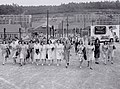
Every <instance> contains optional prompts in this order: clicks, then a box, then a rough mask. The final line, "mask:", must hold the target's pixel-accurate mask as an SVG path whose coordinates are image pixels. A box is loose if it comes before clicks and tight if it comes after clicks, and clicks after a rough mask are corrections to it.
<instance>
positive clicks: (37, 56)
mask: <svg viewBox="0 0 120 89" xmlns="http://www.w3.org/2000/svg"><path fill="white" fill-rule="evenodd" d="M39 48H40V44H39V41H38V40H37V41H36V42H35V44H34V61H35V62H36V64H37V65H38V60H40V49H39Z"/></svg>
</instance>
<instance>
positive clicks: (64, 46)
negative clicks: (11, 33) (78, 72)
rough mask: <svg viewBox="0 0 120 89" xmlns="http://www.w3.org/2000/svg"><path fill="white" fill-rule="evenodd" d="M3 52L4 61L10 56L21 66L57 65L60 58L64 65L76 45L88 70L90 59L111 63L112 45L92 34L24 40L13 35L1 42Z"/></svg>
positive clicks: (67, 62) (112, 41)
mask: <svg viewBox="0 0 120 89" xmlns="http://www.w3.org/2000/svg"><path fill="white" fill-rule="evenodd" d="M0 47H1V50H2V51H1V52H2V56H3V65H4V64H5V63H7V60H13V63H14V64H16V63H18V64H20V66H23V65H25V64H28V63H32V64H36V65H42V66H43V65H46V64H47V65H49V66H50V65H52V64H53V63H56V65H57V66H59V65H60V64H61V62H62V61H63V60H65V62H66V68H67V67H68V66H69V65H70V56H71V55H72V54H73V53H72V51H71V49H72V48H74V49H75V53H76V56H77V59H78V61H79V64H80V68H82V63H83V61H84V60H86V61H87V62H88V65H87V67H89V68H90V69H91V70H92V69H93V68H92V63H93V61H95V64H99V60H101V57H102V59H103V60H104V64H105V65H106V64H107V61H109V62H111V64H113V59H114V52H115V49H116V47H115V45H114V40H113V39H111V40H110V41H105V42H104V43H100V40H99V39H98V38H96V39H95V40H93V39H92V38H91V37H83V38H81V37H74V38H64V39H49V40H48V41H47V40H46V39H35V40H30V41H23V40H18V39H14V40H12V41H11V42H9V41H6V40H4V41H3V42H2V44H1V45H0Z"/></svg>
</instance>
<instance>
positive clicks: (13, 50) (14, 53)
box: [10, 40, 17, 64]
mask: <svg viewBox="0 0 120 89" xmlns="http://www.w3.org/2000/svg"><path fill="white" fill-rule="evenodd" d="M10 46H11V48H12V51H11V56H12V59H13V64H15V63H16V52H17V44H16V43H15V40H13V41H12V43H11V44H10Z"/></svg>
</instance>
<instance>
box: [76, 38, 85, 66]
mask: <svg viewBox="0 0 120 89" xmlns="http://www.w3.org/2000/svg"><path fill="white" fill-rule="evenodd" d="M83 50H84V45H83V41H82V40H80V41H79V44H78V47H77V55H78V58H79V61H80V68H82V67H81V65H82V63H83V59H84V53H83Z"/></svg>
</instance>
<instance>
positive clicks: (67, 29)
mask: <svg viewBox="0 0 120 89" xmlns="http://www.w3.org/2000/svg"><path fill="white" fill-rule="evenodd" d="M68 26H69V24H68V16H67V37H68Z"/></svg>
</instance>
